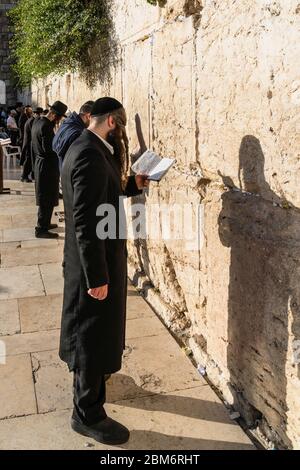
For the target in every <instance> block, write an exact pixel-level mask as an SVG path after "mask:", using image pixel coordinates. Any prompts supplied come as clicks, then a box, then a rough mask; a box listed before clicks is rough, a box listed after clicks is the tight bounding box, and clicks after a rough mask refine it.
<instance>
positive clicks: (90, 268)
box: [72, 150, 109, 289]
mask: <svg viewBox="0 0 300 470" xmlns="http://www.w3.org/2000/svg"><path fill="white" fill-rule="evenodd" d="M72 185H73V191H74V196H73V218H74V225H75V232H76V238H77V243H78V248H79V255H80V260H81V265H82V268H83V271H84V275H85V278H86V283H87V287H88V288H89V289H92V288H95V287H100V286H103V285H106V284H108V283H109V275H108V268H107V263H106V253H105V241H104V240H101V239H99V238H98V236H97V233H96V229H97V223H98V222H99V220H100V218H99V217H97V215H96V211H97V208H98V206H99V205H100V204H105V203H107V185H108V177H107V174H105V172H104V169H103V168H102V167H101V165H100V164H99V162H97V161H96V158H95V156H94V155H93V151H92V150H91V151H85V152H84V153H83V154H82V155H81V156H80V159H79V161H78V164H76V167H75V168H74V170H73V173H72Z"/></svg>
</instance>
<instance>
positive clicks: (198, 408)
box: [107, 373, 253, 450]
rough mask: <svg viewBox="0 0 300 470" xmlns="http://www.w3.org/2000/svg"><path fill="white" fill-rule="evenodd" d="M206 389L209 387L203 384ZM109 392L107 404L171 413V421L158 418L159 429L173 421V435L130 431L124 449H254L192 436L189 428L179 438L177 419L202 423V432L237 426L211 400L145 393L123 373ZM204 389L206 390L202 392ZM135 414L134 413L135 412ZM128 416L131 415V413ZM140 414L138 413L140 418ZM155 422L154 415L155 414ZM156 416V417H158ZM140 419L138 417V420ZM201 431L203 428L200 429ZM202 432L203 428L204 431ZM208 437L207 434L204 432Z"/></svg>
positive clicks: (114, 378) (216, 403) (113, 380)
mask: <svg viewBox="0 0 300 470" xmlns="http://www.w3.org/2000/svg"><path fill="white" fill-rule="evenodd" d="M203 387H208V385H204V386H203ZM107 389H108V393H107V395H108V403H112V404H113V403H118V404H119V405H122V406H125V407H126V408H132V410H137V409H139V410H143V411H150V412H158V413H159V416H161V415H160V413H164V414H166V413H168V414H169V418H168V417H166V416H164V417H160V418H159V426H157V427H158V428H162V427H163V426H164V423H166V426H168V423H169V421H171V422H172V420H173V422H174V425H175V428H174V435H171V434H170V435H169V434H164V433H161V432H157V431H154V430H145V429H142V430H139V429H138V428H139V425H137V426H136V428H137V429H134V430H132V431H131V438H130V441H129V442H128V443H127V444H126V445H125V446H123V447H125V448H126V449H151V450H155V449H164V450H170V449H190V450H192V449H201V450H202V449H214V450H217V449H219V450H237V449H239V450H252V449H253V446H252V445H251V444H246V443H240V442H234V441H226V440H220V441H219V440H217V439H208V438H207V439H201V438H195V437H189V436H188V434H189V431H188V429H187V430H186V434H187V436H186V435H185V432H183V433H182V434H181V433H180V435H178V434H177V435H176V424H177V423H178V422H180V421H179V419H178V416H182V417H183V418H182V423H187V422H188V421H186V420H185V419H184V418H185V417H187V418H191V419H192V420H193V422H194V420H199V426H200V422H201V421H203V424H202V426H203V429H206V428H207V426H211V425H213V426H216V427H218V426H219V424H218V423H221V427H220V429H222V426H224V425H226V424H227V425H231V426H237V425H236V424H235V423H232V422H231V421H230V419H229V415H228V411H227V410H226V409H225V407H224V405H223V404H222V403H220V402H219V401H210V400H205V399H202V398H195V397H193V396H184V395H183V394H182V395H180V394H177V395H176V394H174V392H173V393H172V394H165V393H164V394H160V393H155V392H152V391H150V390H148V391H147V390H145V389H144V388H143V387H140V386H138V385H137V384H136V383H135V381H134V380H133V378H132V377H130V376H128V375H124V374H121V373H118V374H114V375H113V376H112V377H111V379H110V380H109V382H108V383H107ZM202 390H204V389H202ZM134 412H135V411H134ZM129 414H131V413H130V412H129ZM138 416H141V413H137V417H138ZM152 416H153V418H154V420H155V419H156V418H155V415H154V413H153V415H152ZM156 416H157V415H156ZM136 419H138V418H136ZM142 426H143V425H142ZM151 426H152V425H151ZM199 429H200V427H199ZM201 429H202V428H201ZM205 434H206V433H205Z"/></svg>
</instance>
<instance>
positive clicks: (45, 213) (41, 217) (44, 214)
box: [36, 206, 54, 232]
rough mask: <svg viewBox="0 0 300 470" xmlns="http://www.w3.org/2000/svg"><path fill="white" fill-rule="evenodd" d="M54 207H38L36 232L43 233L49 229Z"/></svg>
mask: <svg viewBox="0 0 300 470" xmlns="http://www.w3.org/2000/svg"><path fill="white" fill-rule="evenodd" d="M53 209H54V206H39V210H38V220H37V226H36V230H37V231H40V232H43V231H47V230H48V229H49V225H50V223H51V217H52V214H53Z"/></svg>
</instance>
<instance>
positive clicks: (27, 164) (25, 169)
mask: <svg viewBox="0 0 300 470" xmlns="http://www.w3.org/2000/svg"><path fill="white" fill-rule="evenodd" d="M30 173H32V162H31V155H28V154H27V155H26V157H25V161H24V165H23V173H22V178H24V179H26V178H28V177H29V175H30Z"/></svg>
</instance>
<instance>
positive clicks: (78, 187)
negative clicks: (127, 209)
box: [59, 130, 141, 374]
mask: <svg viewBox="0 0 300 470" xmlns="http://www.w3.org/2000/svg"><path fill="white" fill-rule="evenodd" d="M62 188H63V198H64V208H65V222H66V234H65V248H64V261H63V272H64V300H63V312H62V324H61V338H60V351H59V355H60V358H61V359H62V360H63V361H65V362H66V363H67V364H68V366H69V369H70V370H74V369H77V368H79V369H84V368H86V367H89V369H91V368H94V370H95V371H96V372H97V373H99V374H108V373H113V372H117V371H118V370H119V369H120V368H121V360H122V354H123V350H124V346H125V342H124V341H125V320H126V291H127V249H126V240H125V239H121V238H116V239H114V237H110V238H107V239H106V240H104V239H100V238H98V236H97V233H96V227H97V224H98V223H99V221H100V220H101V217H100V216H97V215H96V211H97V208H98V207H99V206H100V205H101V204H111V205H112V206H113V207H114V208H115V210H116V215H117V217H118V215H119V197H120V196H124V194H125V195H126V196H133V195H136V194H139V193H140V192H141V191H139V190H138V188H137V186H136V184H135V180H134V177H130V178H129V180H128V184H127V187H126V189H125V192H124V191H123V190H122V186H121V180H120V169H119V166H118V164H117V159H116V157H115V156H114V155H112V154H111V153H110V151H109V149H108V148H107V147H106V145H105V144H104V143H103V142H102V141H101V140H100V138H99V137H98V136H97V135H95V134H94V133H92V132H90V131H89V130H85V131H83V133H82V135H81V136H80V137H79V138H78V139H77V140H76V141H75V142H74V143H73V144H72V145H71V147H70V149H69V150H68V152H67V154H66V157H65V159H64V163H63V169H62ZM121 212H122V210H121ZM117 225H118V224H117ZM105 284H108V297H107V298H106V299H105V300H102V301H99V300H95V299H93V298H92V297H90V296H89V295H88V293H87V291H88V289H89V288H93V287H99V286H101V285H105Z"/></svg>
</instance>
